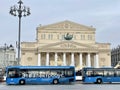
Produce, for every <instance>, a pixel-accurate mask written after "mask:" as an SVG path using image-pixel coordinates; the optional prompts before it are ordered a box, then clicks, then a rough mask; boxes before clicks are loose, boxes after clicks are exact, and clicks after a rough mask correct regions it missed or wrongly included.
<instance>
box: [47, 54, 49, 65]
mask: <svg viewBox="0 0 120 90" xmlns="http://www.w3.org/2000/svg"><path fill="white" fill-rule="evenodd" d="M46 66H49V52H47V54H46Z"/></svg>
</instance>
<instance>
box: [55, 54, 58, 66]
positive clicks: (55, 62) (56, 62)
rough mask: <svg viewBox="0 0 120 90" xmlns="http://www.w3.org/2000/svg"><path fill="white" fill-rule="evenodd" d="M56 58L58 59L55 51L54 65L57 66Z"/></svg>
mask: <svg viewBox="0 0 120 90" xmlns="http://www.w3.org/2000/svg"><path fill="white" fill-rule="evenodd" d="M57 59H58V55H57V52H55V66H57Z"/></svg>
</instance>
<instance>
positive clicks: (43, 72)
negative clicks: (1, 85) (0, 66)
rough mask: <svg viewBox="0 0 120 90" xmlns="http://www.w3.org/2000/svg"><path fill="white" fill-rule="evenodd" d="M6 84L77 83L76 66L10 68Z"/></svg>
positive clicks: (7, 70)
mask: <svg viewBox="0 0 120 90" xmlns="http://www.w3.org/2000/svg"><path fill="white" fill-rule="evenodd" d="M6 75H7V77H6V84H8V85H10V84H20V85H24V84H46V83H48V84H59V83H71V82H74V81H75V67H74V66H9V67H7V68H6Z"/></svg>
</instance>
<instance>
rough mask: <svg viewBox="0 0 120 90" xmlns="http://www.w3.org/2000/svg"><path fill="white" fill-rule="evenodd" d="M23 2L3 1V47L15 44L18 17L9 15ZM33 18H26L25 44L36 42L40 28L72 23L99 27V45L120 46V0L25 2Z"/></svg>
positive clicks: (0, 13) (0, 6)
mask: <svg viewBox="0 0 120 90" xmlns="http://www.w3.org/2000/svg"><path fill="white" fill-rule="evenodd" d="M18 1H19V0H0V46H1V45H4V43H7V44H13V45H15V43H16V41H17V40H18V17H14V16H12V15H10V14H9V10H10V7H11V6H13V5H17V2H18ZM22 1H23V3H24V5H25V6H28V7H30V9H31V15H30V16H27V17H22V29H21V30H22V31H21V41H30V42H32V41H35V39H36V27H38V26H39V24H42V25H48V24H53V23H56V22H61V21H64V20H69V21H72V22H76V23H79V24H83V25H86V26H93V27H94V28H96V42H100V43H111V48H114V47H117V46H118V45H119V44H120V42H119V41H120V0H22Z"/></svg>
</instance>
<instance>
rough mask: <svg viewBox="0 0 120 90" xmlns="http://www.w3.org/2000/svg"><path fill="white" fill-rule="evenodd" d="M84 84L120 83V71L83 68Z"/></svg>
mask: <svg viewBox="0 0 120 90" xmlns="http://www.w3.org/2000/svg"><path fill="white" fill-rule="evenodd" d="M82 80H83V82H84V83H98V84H101V83H113V82H120V69H115V68H83V70H82Z"/></svg>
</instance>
